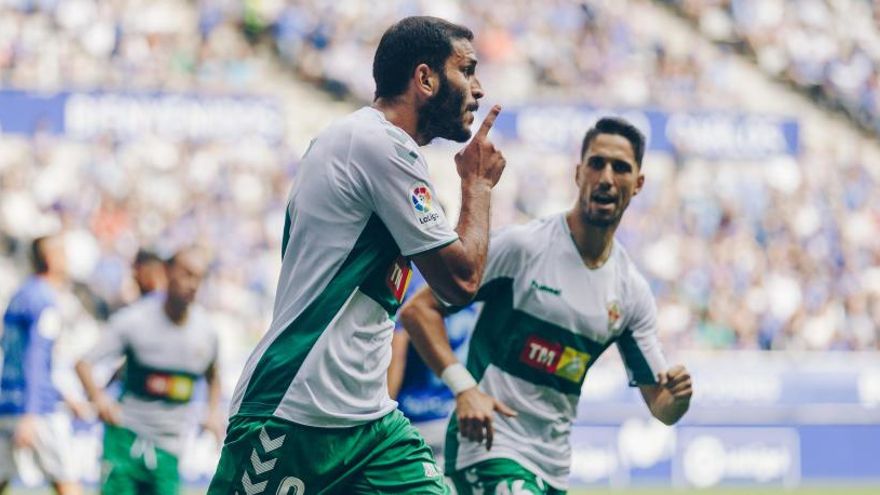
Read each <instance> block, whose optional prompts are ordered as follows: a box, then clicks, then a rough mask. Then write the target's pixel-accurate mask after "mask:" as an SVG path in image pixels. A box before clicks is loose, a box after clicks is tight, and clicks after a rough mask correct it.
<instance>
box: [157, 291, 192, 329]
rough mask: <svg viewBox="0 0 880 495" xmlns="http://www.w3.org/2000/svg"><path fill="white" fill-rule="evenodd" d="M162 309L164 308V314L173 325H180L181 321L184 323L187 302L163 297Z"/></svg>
mask: <svg viewBox="0 0 880 495" xmlns="http://www.w3.org/2000/svg"><path fill="white" fill-rule="evenodd" d="M163 309H164V310H165V315H166V316H168V319H169V320H171V321H172V322H173V323H174V324H175V325H182V324H183V323H185V322H186V317H187V315H188V314H189V311H188V309H189V305H188V304H186V303H181V302H179V301H175V300H173V299H171V298H170V297H166V298H165V304H164V305H163Z"/></svg>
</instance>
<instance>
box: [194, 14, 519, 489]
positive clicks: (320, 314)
mask: <svg viewBox="0 0 880 495" xmlns="http://www.w3.org/2000/svg"><path fill="white" fill-rule="evenodd" d="M472 38H473V34H472V33H471V31H470V30H469V29H467V28H465V27H463V26H458V25H455V24H452V23H449V22H447V21H444V20H442V19H438V18H433V17H409V18H406V19H403V20H401V21H400V22H398V23H397V24H395V25H393V26H391V27H390V28H389V29H388V30H387V31H386V32H385V34H384V35H383V36H382V39H381V41H380V42H379V46H378V48H377V51H376V54H375V58H374V61H373V77H374V79H375V82H376V93H375V96H376V98H375V101H374V104H373V106H371V107H365V108H362V109H360V110H358V111H356V112H354V113H353V114H350V115H349V116H347V117H345V118H343V119H341V120H340V121H339V122H337V123H335V124H334V125H332V126H331V127H329V128H328V129H327V130H325V131H324V132H322V133H321V134H320V135H319V136H318V137H317V138H316V139H315V140H314V141H312V144H311V145H310V147H309V149H308V150H307V151H306V154H305V156H304V157H303V160H302V163H301V164H300V169H299V174H298V176H297V178H296V180H295V183H294V187H293V190H292V192H291V195H290V202H289V205H288V209H287V218H286V222H285V223H286V225H285V231H284V237H283V242H282V259H283V262H282V269H281V277H280V282H279V286H278V290H277V295H276V299H275V311H274V317H273V322H272V325H271V327H270V329H269V331H268V333H267V334H266V335H265V336H264V337H263V340H262V341H261V342H260V343H259V344H258V346H257V348H256V349H255V350H254V352H253V353H252V355H251V357H250V359H249V360H248V362H247V364H246V366H245V369H244V372H243V374H242V377H241V379H240V380H239V383H238V386H237V387H236V391H235V394H234V395H233V400H232V405H231V415H232V418H231V420H230V427H229V430H228V433H227V437H226V443H225V445H224V448H223V453H222V455H221V459H220V464H219V466H218V467H217V472H216V473H215V475H214V480H213V481H212V483H211V487H210V490H209V493H213V494H227V493H233V492H235V491H239V492H242V493H244V492H247V493H256V492H262V491H265V492H266V493H288V491H289V490H294V492H296V493H300V491H308V493H345V494H353V493H420V494H430V493H446V492H447V490H448V488H447V487H446V486H445V484H444V482H443V478H442V475H441V473H440V471H439V470H438V468H437V466H436V464H435V462H434V459H433V456H432V455H431V452H430V449H429V448H428V447H427V446H426V445H425V443H424V442H423V441H422V439H421V437H420V436H419V434H418V432H417V431H416V430H415V429H414V428H413V427H412V425H410V423H409V421H407V420H406V418H405V417H404V416H403V415H402V414H401V413H400V412H399V411H397V410H396V403H395V402H394V401H393V400H391V398H390V397H389V396H388V387H387V369H388V364H389V361H390V359H391V339H392V335H393V332H394V323H393V322H392V321H391V319H390V318H389V315H390V314H394V313H395V312H396V310H397V308H398V306H399V304H400V301H401V299H402V298H403V295H404V293H405V292H406V286H407V283H408V281H409V277H410V265H409V259H410V258H412V259H414V260H415V263H416V265H418V267H419V269H420V270H421V272H422V274H423V275H424V276H425V279H426V280H427V282H428V284H429V285H430V286H431V287H432V288H433V289H434V290H435V291H437V293H438V294H440V296H441V297H443V298H444V299H446V300H448V301H451V302H453V303H454V304H464V303H466V302H468V301H469V300H470V299H471V298H472V297H473V295H474V294H475V292H476V289H477V287H479V283H480V280H481V278H482V272H483V267H484V262H485V256H486V250H487V245H488V233H489V200H490V194H491V189H492V187H494V185H495V184H496V183H497V182H498V179H499V178H500V176H501V173H502V170H503V169H504V164H505V162H504V158H503V157H502V155H501V153H500V152H499V151H497V150H496V149H495V147H494V145H492V143H491V142H490V141H489V140H488V137H487V135H488V133H489V129H490V128H491V127H492V123H493V122H494V119H495V117H496V115H497V114H498V112H499V111H500V108H499V107H495V108H493V109H492V110H490V111H489V113H488V116H487V117H486V120H485V121H484V122H483V124H482V125H481V127H480V129H479V130H478V131H477V133H476V134H475V135H474V138H473V139H472V140H471V141H470V143H468V145H467V146H466V147H465V148H464V149H463V150H462V151H460V152H459V153H458V154H457V155H456V158H455V161H456V165H457V169H458V173H459V175H460V176H461V190H462V205H461V215H460V219H459V223H458V226H457V228H456V230H453V229H452V228H451V227H450V226H449V224H448V223H447V221H446V218H445V216H444V215H443V212H442V211H441V210H440V208H439V205H438V204H437V203H435V201H434V190H433V188H432V186H431V183H430V179H429V178H428V170H427V164H426V163H425V160H424V158H423V157H422V155H421V154H420V153H419V147H420V146H423V145H426V144H428V143H429V142H431V140H433V139H434V138H437V137H442V138H447V139H451V140H455V141H459V142H464V141H466V140H467V139H469V138H470V137H471V132H470V129H469V126H470V124H471V123H472V122H473V119H474V114H473V112H474V111H476V110H477V107H478V104H477V100H479V99H480V98H482V97H483V90H482V88H481V87H480V83H479V81H478V80H477V78H476V76H475V69H476V65H477V60H476V55H475V52H474V48H473V46H472V45H471V39H472ZM297 490H299V491H297Z"/></svg>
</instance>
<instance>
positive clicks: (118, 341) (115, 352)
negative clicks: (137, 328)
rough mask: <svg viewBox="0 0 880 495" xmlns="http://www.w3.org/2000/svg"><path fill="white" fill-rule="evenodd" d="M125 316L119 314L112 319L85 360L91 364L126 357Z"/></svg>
mask: <svg viewBox="0 0 880 495" xmlns="http://www.w3.org/2000/svg"><path fill="white" fill-rule="evenodd" d="M125 320H126V318H125V315H124V314H117V315H116V316H114V317H113V318H111V319H110V322H109V323H108V324H107V326H106V327H105V328H104V331H103V332H102V333H101V336H100V337H99V338H98V342H97V343H96V344H95V346H94V347H92V348H91V350H89V352H87V353H86V355H85V356H83V360H84V361H87V362H89V363H91V364H95V363H98V362H101V361H105V360H110V359H117V358H120V357H122V356H124V355H125V347H126V339H125Z"/></svg>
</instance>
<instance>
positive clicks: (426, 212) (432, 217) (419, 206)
mask: <svg viewBox="0 0 880 495" xmlns="http://www.w3.org/2000/svg"><path fill="white" fill-rule="evenodd" d="M409 199H410V204H412V207H413V211H414V212H415V214H416V220H418V222H419V226H420V227H427V226H430V225H432V224H435V223H437V221H438V220H440V213H439V212H438V211H437V209H436V207H435V206H434V198H433V195H432V194H431V188H430V187H428V185H427V184H425V183H424V182H416V183H415V184H413V186H412V187H411V188H410V191H409Z"/></svg>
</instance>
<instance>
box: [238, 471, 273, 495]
mask: <svg viewBox="0 0 880 495" xmlns="http://www.w3.org/2000/svg"><path fill="white" fill-rule="evenodd" d="M268 484H269V482H268V481H261V482H259V483H253V482H251V477H250V475H249V474H248V472H247V471H245V472H244V476H242V477H241V486H243V487H244V492H245V493H246V494H247V495H256V494H257V493H263V490H265V489H266V485H268Z"/></svg>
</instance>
